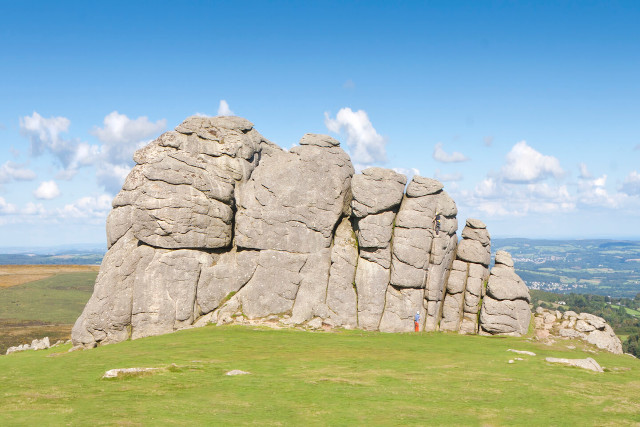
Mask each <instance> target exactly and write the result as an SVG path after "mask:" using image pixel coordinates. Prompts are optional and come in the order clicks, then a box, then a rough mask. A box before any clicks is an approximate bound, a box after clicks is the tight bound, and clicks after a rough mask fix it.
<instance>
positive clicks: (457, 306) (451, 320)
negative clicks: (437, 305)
mask: <svg viewBox="0 0 640 427" xmlns="http://www.w3.org/2000/svg"><path fill="white" fill-rule="evenodd" d="M463 299H464V295H463V294H462V293H456V294H447V295H446V297H445V299H444V303H443V305H442V320H440V330H441V331H457V330H459V329H460V322H461V321H462V304H463Z"/></svg>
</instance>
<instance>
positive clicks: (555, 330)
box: [534, 307, 622, 354]
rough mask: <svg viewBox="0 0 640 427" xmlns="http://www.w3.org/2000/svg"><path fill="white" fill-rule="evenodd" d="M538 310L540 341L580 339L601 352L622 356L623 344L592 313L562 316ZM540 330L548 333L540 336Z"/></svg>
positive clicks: (536, 318) (570, 313) (607, 325)
mask: <svg viewBox="0 0 640 427" xmlns="http://www.w3.org/2000/svg"><path fill="white" fill-rule="evenodd" d="M538 308H539V309H536V314H535V317H534V324H535V327H536V335H537V336H539V339H541V340H545V341H552V340H553V339H557V338H567V339H580V340H582V341H586V342H588V343H589V344H592V345H595V346H596V347H597V348H599V349H601V350H606V351H609V352H611V353H614V354H622V342H621V341H620V338H618V337H617V336H616V334H615V333H614V332H613V329H612V328H611V326H609V324H607V322H606V321H605V320H604V319H603V318H601V317H598V316H594V315H593V314H590V313H580V314H577V313H576V312H574V311H567V312H565V313H563V314H561V315H560V316H558V315H557V314H556V313H555V312H551V311H549V310H547V309H544V308H542V307H538ZM539 330H546V331H548V333H546V334H539V333H538V331H539Z"/></svg>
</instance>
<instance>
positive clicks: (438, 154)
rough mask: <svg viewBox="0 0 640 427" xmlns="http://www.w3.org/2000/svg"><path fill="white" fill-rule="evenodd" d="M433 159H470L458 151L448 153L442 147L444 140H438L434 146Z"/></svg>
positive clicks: (445, 161) (443, 161)
mask: <svg viewBox="0 0 640 427" xmlns="http://www.w3.org/2000/svg"><path fill="white" fill-rule="evenodd" d="M433 159H434V160H436V161H438V162H442V163H458V162H466V161H467V160H469V158H468V157H467V156H465V155H464V154H462V153H460V152H458V151H454V152H453V153H451V154H449V153H447V152H446V151H444V149H443V148H442V142H438V143H437V144H436V146H435V147H434V148H433Z"/></svg>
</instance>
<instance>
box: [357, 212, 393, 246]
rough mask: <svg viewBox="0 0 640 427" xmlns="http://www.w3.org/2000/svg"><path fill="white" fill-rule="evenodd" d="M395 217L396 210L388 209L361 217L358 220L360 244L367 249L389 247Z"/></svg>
mask: <svg viewBox="0 0 640 427" xmlns="http://www.w3.org/2000/svg"><path fill="white" fill-rule="evenodd" d="M395 217H396V214H395V212H393V211H386V212H381V213H377V214H372V215H367V216H365V217H364V218H359V219H358V220H357V221H356V235H357V236H358V246H360V247H361V248H367V249H370V248H386V247H388V246H389V243H390V242H391V235H392V233H393V220H394V218H395Z"/></svg>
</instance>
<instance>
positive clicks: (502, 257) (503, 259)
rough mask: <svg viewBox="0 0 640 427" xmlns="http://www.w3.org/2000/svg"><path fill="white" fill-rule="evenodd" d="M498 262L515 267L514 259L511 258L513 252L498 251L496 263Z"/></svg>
mask: <svg viewBox="0 0 640 427" xmlns="http://www.w3.org/2000/svg"><path fill="white" fill-rule="evenodd" d="M497 264H502V265H504V266H506V267H513V259H512V258H511V254H510V253H509V252H507V251H498V252H496V265H497Z"/></svg>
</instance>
